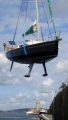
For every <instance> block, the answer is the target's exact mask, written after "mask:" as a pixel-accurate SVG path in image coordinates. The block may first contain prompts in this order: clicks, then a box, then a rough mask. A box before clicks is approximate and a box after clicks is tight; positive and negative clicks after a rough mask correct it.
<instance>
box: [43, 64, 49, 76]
mask: <svg viewBox="0 0 68 120" xmlns="http://www.w3.org/2000/svg"><path fill="white" fill-rule="evenodd" d="M42 64H43V68H44V72H45V73H44V74H43V76H47V75H48V74H47V70H46V65H45V62H43V63H42Z"/></svg>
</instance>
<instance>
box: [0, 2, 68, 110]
mask: <svg viewBox="0 0 68 120" xmlns="http://www.w3.org/2000/svg"><path fill="white" fill-rule="evenodd" d="M50 1H51V6H52V11H53V17H54V22H55V26H56V31H57V32H59V31H60V38H62V41H60V42H59V51H58V56H57V57H56V58H55V59H53V60H52V61H50V62H48V63H46V67H47V72H48V76H47V77H43V76H42V75H43V73H44V70H43V66H42V65H41V64H35V65H34V66H33V69H32V72H31V77H30V78H25V77H24V75H25V74H27V73H28V70H29V68H28V65H26V64H24V65H23V64H19V63H14V65H13V69H12V71H11V72H10V65H11V61H9V60H8V59H7V58H6V56H5V53H4V48H3V43H4V42H5V43H7V42H8V41H9V40H13V36H14V32H15V28H16V25H17V20H18V15H19V11H20V5H21V2H22V1H21V0H12V1H11V0H5V1H3V0H0V110H4V111H5V110H12V109H20V108H35V107H36V100H39V101H40V105H41V107H42V108H49V106H50V104H51V102H52V100H53V97H54V95H55V92H56V91H57V90H58V88H59V87H60V86H61V84H62V82H65V81H66V80H67V79H68V15H67V14H68V0H50ZM44 5H45V8H46V13H47V18H48V20H49V23H50V27H51V30H52V24H51V19H50V15H49V11H48V4H47V0H46V1H45V3H44ZM39 7H40V8H39V11H40V13H39V14H42V17H40V20H41V22H40V23H39V26H42V27H43V34H44V37H45V38H46V36H45V31H46V30H47V24H46V19H45V18H44V17H43V12H42V9H41V5H40V4H39ZM29 8H32V11H30V9H29ZM25 10H26V3H25V4H24V3H23V7H22V12H21V14H20V19H19V24H18V29H17V33H16V37H15V41H16V43H18V44H19V43H20V42H21V43H22V42H23V38H22V34H23V31H24V21H25V17H24V16H25ZM31 12H32V13H31ZM29 13H30V14H29ZM35 16H36V15H35V6H34V3H31V5H30V6H29V7H28V14H27V28H29V26H31V25H32V23H33V21H34V18H35ZM39 16H40V15H39ZM46 33H47V32H46ZM31 37H32V36H31ZM26 38H29V36H27V37H26ZM33 39H34V38H33Z"/></svg>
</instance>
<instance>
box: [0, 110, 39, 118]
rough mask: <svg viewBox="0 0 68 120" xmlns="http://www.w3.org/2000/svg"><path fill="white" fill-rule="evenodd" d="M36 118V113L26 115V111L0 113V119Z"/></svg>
mask: <svg viewBox="0 0 68 120" xmlns="http://www.w3.org/2000/svg"><path fill="white" fill-rule="evenodd" d="M30 118H38V116H37V115H26V112H3V113H0V120H30Z"/></svg>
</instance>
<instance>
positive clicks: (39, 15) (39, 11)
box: [38, 10, 44, 41]
mask: <svg viewBox="0 0 68 120" xmlns="http://www.w3.org/2000/svg"><path fill="white" fill-rule="evenodd" d="M38 11H39V19H40V21H41V17H40V10H38ZM39 28H40V27H39ZM41 34H42V39H43V41H44V38H43V33H42V27H41Z"/></svg>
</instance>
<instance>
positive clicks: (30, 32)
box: [22, 20, 37, 37]
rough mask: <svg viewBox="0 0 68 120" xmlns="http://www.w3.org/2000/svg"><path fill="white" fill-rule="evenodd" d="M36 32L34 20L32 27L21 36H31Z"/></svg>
mask: <svg viewBox="0 0 68 120" xmlns="http://www.w3.org/2000/svg"><path fill="white" fill-rule="evenodd" d="M36 31H37V21H36V20H35V22H34V23H33V25H32V26H31V27H30V28H29V29H28V30H27V31H26V32H25V34H23V35H22V36H23V37H24V36H25V35H29V34H32V33H34V32H36Z"/></svg>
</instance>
